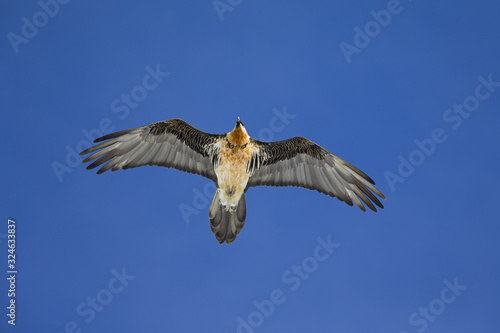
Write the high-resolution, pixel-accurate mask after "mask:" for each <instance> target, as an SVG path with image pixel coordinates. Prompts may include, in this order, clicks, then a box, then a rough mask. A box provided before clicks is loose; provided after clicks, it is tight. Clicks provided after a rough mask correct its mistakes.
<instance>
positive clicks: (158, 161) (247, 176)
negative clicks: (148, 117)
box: [80, 118, 385, 244]
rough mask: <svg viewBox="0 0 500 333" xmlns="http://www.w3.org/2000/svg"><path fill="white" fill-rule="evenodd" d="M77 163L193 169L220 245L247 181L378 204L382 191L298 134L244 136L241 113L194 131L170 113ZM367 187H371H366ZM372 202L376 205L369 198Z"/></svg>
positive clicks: (240, 219) (103, 143)
mask: <svg viewBox="0 0 500 333" xmlns="http://www.w3.org/2000/svg"><path fill="white" fill-rule="evenodd" d="M94 143H98V144H97V145H95V146H93V147H91V148H89V149H86V150H84V151H82V152H81V153H80V155H86V154H90V153H92V155H90V156H88V157H87V158H85V159H84V160H83V162H82V163H87V162H90V161H93V162H92V163H90V164H89V165H88V166H87V169H93V168H95V167H98V166H101V167H100V169H99V170H98V171H97V173H98V174H101V173H103V172H105V171H108V170H111V171H116V170H119V169H124V170H125V169H130V168H135V167H139V166H143V165H157V166H162V167H166V168H174V169H177V170H181V171H185V172H189V173H194V174H198V175H201V176H204V177H207V178H208V179H210V180H212V181H214V182H215V185H216V188H217V191H216V193H215V196H214V198H213V200H212V203H211V205H210V208H209V210H208V217H209V218H210V228H211V229H212V232H213V233H214V234H215V237H216V238H217V240H218V241H219V243H220V244H222V243H224V242H226V243H227V244H230V243H232V242H233V241H234V239H235V238H236V236H237V235H238V234H239V233H240V231H241V229H242V228H243V225H244V223H245V218H246V203H245V192H246V191H247V190H248V188H249V187H253V186H260V185H263V186H297V187H303V188H307V189H310V190H316V191H318V192H321V193H323V194H326V195H329V196H331V197H334V198H337V199H339V200H341V201H344V202H345V203H347V204H348V205H349V206H352V205H353V203H354V204H355V205H356V206H358V207H359V208H360V209H361V210H363V211H366V209H365V207H364V206H363V203H364V204H365V205H366V206H368V207H369V208H370V209H371V210H373V211H375V212H376V211H377V209H376V208H375V205H377V206H378V207H380V208H384V206H383V205H382V203H381V202H380V201H379V199H378V198H377V197H376V196H375V195H374V194H376V195H378V196H379V197H380V198H382V199H385V197H384V195H383V194H382V193H381V192H380V191H379V190H377V189H376V188H375V187H374V186H373V185H375V182H374V181H373V180H372V179H371V178H370V177H368V176H367V175H366V174H365V173H364V172H362V171H361V170H359V169H358V168H356V167H355V166H353V165H351V164H349V163H347V162H346V161H344V160H342V159H341V158H339V157H337V156H335V155H333V154H332V153H330V152H329V151H328V150H326V149H324V148H322V147H320V146H318V145H317V144H315V143H313V142H311V141H309V140H307V139H305V138H303V137H295V138H292V139H288V140H283V141H277V142H263V141H259V140H255V139H253V138H251V137H250V136H249V135H248V133H247V131H246V129H245V126H244V125H243V123H242V122H241V121H240V118H238V120H237V121H236V126H235V127H234V129H233V130H232V131H231V132H229V133H227V134H210V133H206V132H203V131H200V130H198V129H196V128H194V127H193V126H191V125H189V124H188V123H187V122H185V121H184V120H182V119H170V120H166V121H161V122H157V123H153V124H150V125H146V126H142V127H137V128H133V129H129V130H125V131H120V132H116V133H112V134H108V135H105V136H103V137H101V138H98V139H96V140H95V141H94ZM372 192H373V193H372ZM374 204H375V205H374Z"/></svg>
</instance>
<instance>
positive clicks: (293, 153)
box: [248, 137, 385, 212]
mask: <svg viewBox="0 0 500 333" xmlns="http://www.w3.org/2000/svg"><path fill="white" fill-rule="evenodd" d="M253 142H254V144H255V152H254V154H253V155H252V158H251V160H250V163H249V164H248V165H249V167H248V171H249V172H251V173H252V175H251V177H250V179H249V180H248V187H251V186H259V185H264V186H297V187H303V188H307V189H310V190H316V191H318V192H321V193H324V194H326V195H329V196H331V197H336V198H338V199H339V200H341V201H344V202H345V203H347V204H348V205H349V206H352V205H353V203H354V204H356V206H358V207H359V208H360V209H361V210H363V211H366V210H365V207H364V206H363V203H364V204H366V205H367V206H368V207H369V208H370V209H371V210H373V211H375V212H376V211H377V209H376V208H375V206H374V205H373V204H374V203H375V204H376V205H377V206H379V207H380V208H384V206H383V205H382V203H381V202H380V200H379V199H378V198H377V197H376V196H375V195H374V193H375V194H376V195H378V196H379V197H380V198H382V199H385V197H384V195H383V194H382V193H380V191H379V190H377V189H376V188H375V186H373V185H375V182H374V181H373V180H372V179H371V178H370V177H368V176H367V175H366V174H365V173H364V172H362V171H361V170H359V169H358V168H356V167H355V166H353V165H351V164H349V163H347V162H346V161H344V160H342V159H341V158H339V157H337V156H335V155H333V154H332V153H330V152H329V151H328V150H326V149H324V148H322V147H320V146H318V145H317V144H315V143H313V142H311V141H309V140H307V139H305V138H302V137H295V138H292V139H288V140H284V141H278V142H262V141H257V140H253ZM372 192H373V193H372ZM362 202H363V203H362Z"/></svg>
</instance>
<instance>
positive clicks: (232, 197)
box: [215, 144, 252, 211]
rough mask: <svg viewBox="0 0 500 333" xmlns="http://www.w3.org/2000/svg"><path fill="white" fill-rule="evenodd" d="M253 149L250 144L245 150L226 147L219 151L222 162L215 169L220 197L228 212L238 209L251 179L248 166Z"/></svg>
mask: <svg viewBox="0 0 500 333" xmlns="http://www.w3.org/2000/svg"><path fill="white" fill-rule="evenodd" d="M251 152H252V149H251V147H250V144H249V145H247V146H245V148H240V147H237V146H236V147H233V148H230V147H229V146H227V145H224V146H223V147H221V148H220V150H219V158H220V162H219V165H218V167H217V168H215V174H216V175H217V184H218V189H217V192H218V195H219V198H220V201H221V204H222V205H223V206H224V207H225V208H226V209H227V210H228V211H233V210H234V209H236V207H237V205H238V202H239V201H240V198H241V195H242V194H243V193H244V192H245V188H246V186H247V183H248V179H249V178H250V174H248V173H247V164H248V161H249V160H250V157H251Z"/></svg>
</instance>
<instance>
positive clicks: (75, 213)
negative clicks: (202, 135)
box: [0, 0, 500, 333]
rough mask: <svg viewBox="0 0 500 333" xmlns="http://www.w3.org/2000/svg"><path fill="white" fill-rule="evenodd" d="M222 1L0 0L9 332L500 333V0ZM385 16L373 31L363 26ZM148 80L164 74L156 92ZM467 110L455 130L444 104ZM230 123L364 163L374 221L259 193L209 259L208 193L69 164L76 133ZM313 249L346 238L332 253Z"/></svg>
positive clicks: (165, 178) (326, 205)
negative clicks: (11, 286) (237, 228)
mask: <svg viewBox="0 0 500 333" xmlns="http://www.w3.org/2000/svg"><path fill="white" fill-rule="evenodd" d="M222 1H223V3H226V5H227V2H226V1H227V0H222ZM48 3H53V2H50V1H48ZM232 3H233V5H235V6H230V5H229V6H230V8H231V9H232V10H231V11H229V10H227V11H225V12H223V13H221V14H220V15H219V14H218V13H217V10H216V9H215V8H214V5H213V3H212V1H211V0H205V1H154V2H142V3H140V4H139V3H137V2H132V1H106V2H99V3H88V2H85V1H71V2H69V3H68V4H64V5H63V4H60V5H59V8H58V12H57V13H55V7H54V6H53V5H52V6H51V7H49V9H48V10H49V11H52V14H53V17H50V16H47V15H44V14H40V13H39V12H40V11H42V10H43V9H42V7H41V5H40V4H38V3H37V2H36V1H15V2H9V3H7V2H4V3H3V4H2V5H1V6H0V7H1V10H0V37H1V44H0V45H1V47H0V57H1V62H0V71H1V75H0V109H1V113H0V114H1V122H0V128H1V131H2V139H1V149H0V154H1V157H2V163H1V164H0V170H1V174H2V177H1V189H2V190H1V191H0V199H1V209H0V212H1V214H0V216H1V223H0V241H1V243H0V250H1V251H0V258H1V259H0V260H1V264H0V267H1V270H2V272H1V276H2V277H3V278H2V279H1V282H0V305H1V309H2V310H0V312H1V313H0V318H1V320H0V331H2V332H23V333H24V332H35V331H36V332H47V333H49V332H52V333H55V332H78V330H81V332H236V331H238V329H239V331H240V332H251V331H252V330H253V331H255V332H313V331H314V332H418V331H420V332H422V331H426V332H498V329H499V326H500V325H499V323H498V311H499V309H500V288H498V280H499V277H500V276H499V273H500V265H499V264H500V260H499V253H500V243H499V242H498V239H499V237H500V226H499V223H498V222H499V213H498V200H499V192H498V187H499V186H500V181H499V177H498V164H499V162H500V159H499V154H498V143H499V138H500V134H499V132H498V129H497V126H496V125H497V124H498V123H499V122H500V114H499V111H500V87H499V86H498V84H497V86H495V83H493V85H491V84H490V85H489V86H488V87H485V86H484V85H483V86H481V87H479V88H477V87H478V85H480V84H481V82H480V80H478V77H480V76H482V77H483V78H484V79H485V80H488V76H490V75H491V77H490V79H491V80H492V81H494V82H500V63H499V59H500V48H499V43H498V34H499V32H500V20H499V19H498V17H499V15H500V3H497V2H494V1H486V0H482V1H474V2H471V1H451V0H446V1H439V2H438V3H437V2H435V1H424V0H413V1H409V0H403V1H401V3H400V4H399V6H396V5H395V3H394V2H392V1H389V2H388V1H387V0H383V1H347V2H339V1H335V2H332V1H308V2H306V1H285V0H282V1H272V2H269V1H236V0H233V1H232ZM388 6H389V8H390V9H391V10H392V11H393V14H391V19H390V22H387V21H388V18H387V15H386V16H384V15H382V14H380V15H381V16H380V17H379V20H382V19H385V22H383V23H384V25H385V27H381V26H380V24H378V23H370V22H371V21H374V20H375V19H374V16H373V15H372V14H370V12H371V11H375V12H378V13H380V11H381V10H387V7H388ZM396 12H397V13H396ZM23 17H26V19H25V20H23ZM221 18H223V19H221ZM34 20H35V23H37V24H38V25H39V26H40V27H39V28H37V29H38V31H37V32H35V31H33V28H31V30H30V27H29V25H30V24H31V23H32V22H33V21H34ZM26 22H31V23H26ZM367 24H368V26H367ZM24 25H26V27H25V28H24V34H25V35H27V36H28V37H27V38H26V39H24V40H23V39H22V38H25V37H22V36H23V26H24ZM356 27H358V28H359V29H361V30H362V31H364V30H365V28H368V29H369V31H368V32H369V35H371V37H370V36H369V35H367V37H364V36H362V35H358V36H357V37H356V34H359V32H357V31H359V30H358V28H356ZM370 29H371V30H370ZM13 34H16V35H17V36H14V35H13ZM9 37H10V39H11V40H13V42H11V41H10V40H9ZM363 37H364V38H363ZM366 38H369V39H370V41H369V43H368V41H367V39H366ZM341 43H345V44H342V45H343V46H344V47H347V48H349V50H350V51H351V54H347V57H346V54H344V53H343V52H342V49H341ZM356 43H357V44H356ZM347 44H349V45H351V46H350V47H349V46H346V45H347ZM356 45H357V46H356ZM354 47H357V49H356V50H355V52H354V51H353V50H354V49H353V48H354ZM16 51H17V52H16ZM352 52H354V53H352ZM348 53H349V52H348ZM348 60H350V62H349V61H348ZM148 66H149V68H150V70H155V68H156V67H158V68H159V70H160V71H161V72H168V73H169V75H168V77H165V74H162V75H164V77H161V76H160V78H159V79H158V81H160V80H161V82H159V83H158V82H157V83H158V84H154V83H155V81H154V80H149V81H147V83H148V84H149V87H150V88H151V87H152V86H155V87H154V88H152V89H151V90H148V91H146V90H144V88H141V86H142V85H143V80H144V78H145V77H146V75H148V69H147V68H148ZM488 88H489V89H490V90H488ZM144 92H146V94H147V95H144V94H142V95H141V93H144ZM476 92H477V93H478V94H479V95H478V96H479V97H480V98H481V99H478V98H477V97H474V96H475V94H476ZM131 93H134V94H135V96H136V98H137V99H138V100H139V101H138V102H137V103H136V104H130V105H131V106H127V104H126V103H125V102H122V101H121V100H120V98H121V96H122V94H123V95H127V94H128V95H130V94H131ZM469 96H473V97H469ZM115 100H117V101H115ZM464 101H465V103H468V104H467V107H468V108H469V109H473V110H474V111H472V112H470V115H469V113H468V111H464V112H462V113H463V114H464V115H465V117H466V118H464V116H460V115H459V113H456V112H455V111H453V110H451V111H447V110H448V109H449V108H452V107H453V105H454V104H457V105H458V104H463V103H464ZM132 102H133V100H132ZM134 103H135V102H134ZM113 105H114V107H113ZM132 106H133V107H132ZM285 109H286V112H287V113H288V115H289V116H288V117H289V118H285V121H283V120H279V119H275V117H276V112H278V111H279V112H278V113H280V114H283V112H284V110H285ZM127 110H128V111H127ZM273 110H274V111H273ZM464 110H465V109H464ZM127 112H128V113H127ZM238 116H239V117H241V119H242V121H243V122H244V123H245V126H246V127H247V129H248V131H249V133H250V135H252V136H254V137H260V138H261V139H269V138H272V140H281V139H286V138H289V137H293V136H304V137H307V138H309V139H311V140H312V141H314V142H316V143H318V144H320V145H321V146H323V147H325V148H327V149H329V150H330V151H332V152H333V153H334V154H336V155H338V156H340V157H342V158H344V159H345V160H347V161H349V162H350V163H352V164H354V165H356V166H358V167H359V168H360V169H362V170H363V171H365V172H366V173H368V174H369V175H370V176H371V177H372V178H373V179H374V180H375V181H376V182H377V186H378V188H379V189H380V190H381V191H382V192H383V193H384V194H385V195H386V196H387V198H388V200H387V201H385V202H384V204H385V205H386V208H385V209H384V210H382V211H380V212H378V213H372V212H367V213H363V212H361V211H360V210H359V209H357V208H352V207H349V206H347V205H346V204H344V203H342V202H340V201H338V200H336V199H333V198H330V197H327V196H324V195H322V194H319V193H316V192H312V191H308V190H304V189H295V188H252V189H250V190H249V191H248V192H247V210H248V215H247V221H246V225H245V227H244V229H243V231H242V233H241V234H240V235H239V236H238V238H237V239H236V241H235V242H234V243H233V244H231V245H229V246H227V245H219V244H218V242H217V241H216V239H215V237H214V236H213V234H212V233H211V231H210V227H209V220H208V202H209V201H210V200H211V197H208V196H207V195H205V194H202V195H200V194H199V193H203V192H204V191H205V187H206V189H207V191H206V192H209V194H210V193H211V192H212V189H211V187H210V186H209V185H208V184H210V182H209V181H208V180H207V179H205V178H202V177H200V176H194V175H190V174H187V173H181V172H178V171H175V170H171V169H164V168H158V167H142V168H138V169H133V170H127V171H119V172H115V173H105V174H103V175H96V174H95V172H93V171H87V170H85V167H84V166H83V165H81V164H79V163H78V162H79V161H77V160H76V158H75V156H74V152H75V151H77V150H79V149H82V148H84V147H85V146H86V140H87V136H86V135H85V133H90V134H88V135H89V136H91V137H96V136H97V134H98V132H104V131H108V132H109V130H110V128H112V130H113V131H118V130H123V129H128V128H132V127H137V126H141V125H145V124H149V123H152V122H156V121H161V120H165V119H170V118H182V119H184V120H186V121H188V122H189V123H191V124H192V125H194V126H195V127H198V128H200V129H202V130H205V131H207V132H212V133H225V132H227V131H229V130H231V129H232V127H233V126H234V123H235V121H236V118H237V117H238ZM101 125H102V126H103V127H104V128H101V129H100V126H101ZM439 129H441V130H439ZM436 131H437V132H436ZM433 132H434V133H438V135H437V139H438V140H440V142H438V143H435V144H434V145H435V148H434V149H433V151H432V149H431V148H432V147H431V146H432V145H431V144H429V140H430V139H431V138H432V135H433V134H432V133H433ZM444 138H446V140H445V141H444V142H442V141H443V140H444ZM415 140H420V141H419V142H425V143H426V144H427V146H426V147H427V148H426V149H428V150H429V149H431V150H429V151H427V153H428V155H424V153H423V152H421V150H420V152H419V147H418V146H417V144H416V143H415ZM402 159H404V160H406V161H409V160H411V161H413V163H415V164H418V165H417V166H416V167H414V170H413V171H412V172H411V170H408V165H407V166H406V168H407V169H404V168H403V167H402V166H401V167H400V164H401V163H402V162H401V160H402ZM408 163H411V162H408ZM54 167H57V168H59V176H58V174H57V172H56V171H54ZM398 168H400V169H401V170H399V171H398ZM388 175H389V176H390V178H389V179H390V180H389V181H388V178H387V177H388ZM396 176H397V177H401V178H394V177H396ZM403 180H404V181H403ZM196 193H198V195H197V194H196ZM186 207H190V209H191V210H190V212H191V213H192V214H191V215H189V217H188V218H185V217H184V216H183V214H182V213H181V209H182V208H186ZM7 218H13V219H15V221H16V222H17V235H16V236H17V258H16V259H17V268H18V270H19V272H18V275H17V290H16V292H17V293H16V302H17V321H16V323H17V324H16V327H15V328H13V327H11V325H8V324H7V317H6V314H5V313H6V306H7V304H8V303H7V302H8V300H9V299H8V297H7V290H8V284H7V281H6V280H5V277H6V276H7V274H6V270H7V268H6V264H7V263H6V261H7V239H6V233H7ZM188 222H189V223H188ZM318 237H319V238H321V239H323V240H325V241H326V240H327V239H328V238H330V240H331V242H333V243H336V244H338V245H339V246H338V248H336V249H335V250H334V251H333V253H331V254H329V256H328V257H327V259H325V256H326V253H327V252H325V250H324V249H322V248H321V249H319V250H317V251H320V252H317V251H316V248H317V246H318V244H319V243H318V240H317V239H318ZM315 251H316V252H317V254H318V255H320V256H321V258H322V259H325V260H324V261H317V260H316V259H314V254H315ZM303 264H304V265H305V267H304V268H303V269H306V270H308V271H309V273H307V274H308V275H305V273H294V271H293V270H294V268H293V267H294V265H297V266H299V267H301V266H302V265H303ZM123 270H124V273H125V274H126V275H127V277H126V278H128V280H127V279H126V278H125V280H124V282H120V281H119V280H117V279H116V277H115V275H120V274H122V272H123ZM113 272H114V273H113ZM304 272H305V271H304ZM122 279H123V277H122ZM455 279H456V281H455ZM445 280H447V281H448V282H449V283H450V284H454V283H456V284H458V285H459V287H458V288H459V289H456V290H454V292H455V293H454V292H453V291H452V290H450V289H449V287H448V286H447V283H445V282H444V281H445ZM298 281H300V284H299V282H298ZM463 286H466V289H465V290H464V288H465V287H463ZM446 288H448V289H446ZM460 288H461V290H460ZM271 294H273V297H271ZM277 295H278V296H277ZM92 298H96V299H97V301H96V309H93V308H92V306H91V305H89V304H87V302H88V300H91V299H92ZM271 298H273V299H274V300H275V301H277V303H280V304H275V305H273V307H274V309H272V311H271V307H270V306H269V302H271V301H269V300H270V299H271ZM254 302H257V303H258V304H262V306H264V309H260V310H259V307H261V306H259V305H255V303H254ZM101 303H102V304H104V305H100V304H101ZM101 306H102V307H101ZM426 308H429V310H426ZM78 309H79V310H78ZM97 309H99V310H100V311H97ZM425 311H428V312H427V314H425ZM263 312H264V314H263ZM271 312H272V313H271ZM252 325H253V326H252Z"/></svg>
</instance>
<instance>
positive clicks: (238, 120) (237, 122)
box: [236, 117, 243, 127]
mask: <svg viewBox="0 0 500 333" xmlns="http://www.w3.org/2000/svg"><path fill="white" fill-rule="evenodd" d="M240 125H243V123H242V122H241V121H240V117H238V119H237V120H236V127H238V126H240Z"/></svg>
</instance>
